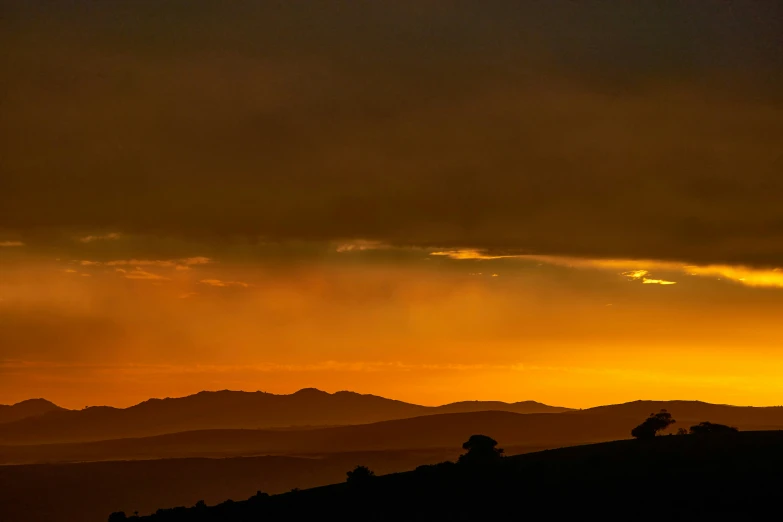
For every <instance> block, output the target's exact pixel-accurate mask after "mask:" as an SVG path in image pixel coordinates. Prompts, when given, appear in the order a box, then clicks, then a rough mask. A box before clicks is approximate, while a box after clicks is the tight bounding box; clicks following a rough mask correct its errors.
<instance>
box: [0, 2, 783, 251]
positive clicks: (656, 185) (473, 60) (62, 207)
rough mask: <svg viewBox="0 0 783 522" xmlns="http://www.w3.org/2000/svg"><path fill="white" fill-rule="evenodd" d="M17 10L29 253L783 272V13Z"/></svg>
mask: <svg viewBox="0 0 783 522" xmlns="http://www.w3.org/2000/svg"><path fill="white" fill-rule="evenodd" d="M2 9H3V12H4V13H7V16H4V21H3V22H2V24H3V25H2V31H0V34H2V36H0V48H2V49H3V51H2V53H1V54H0V61H1V62H2V63H1V64H0V65H1V67H0V70H2V71H3V72H2V73H1V74H2V98H1V99H0V103H2V110H3V117H2V120H0V169H1V170H2V176H0V227H2V228H3V230H4V231H5V232H7V236H8V237H13V238H14V239H16V238H25V237H28V236H29V235H31V234H34V233H37V232H40V231H41V230H82V231H86V233H88V234H89V233H92V230H110V231H119V232H123V233H127V234H147V235H173V236H183V237H204V236H209V235H216V236H241V235H245V236H250V237H262V238H266V239H268V240H299V239H302V240H334V239H340V238H357V237H359V238H365V239H371V240H380V241H385V242H390V243H396V244H413V245H438V246H447V247H475V248H489V249H495V250H506V251H515V252H519V251H521V252H531V253H543V254H564V255H581V256H598V257H601V256H609V257H647V258H659V259H683V260H689V261H695V262H731V263H747V264H757V265H767V264H772V265H777V264H781V262H783V261H782V260H783V246H781V245H783V241H781V239H783V206H781V205H780V201H783V176H781V172H783V159H781V154H782V152H781V151H783V94H781V93H783V72H782V71H783V44H781V40H780V35H781V34H783V9H781V7H780V5H779V4H777V3H775V2H752V1H748V2H720V3H718V2H714V3H713V2H702V1H690V2H625V3H619V2H618V3H609V2H606V3H603V2H602V3H598V2H595V3H592V2H588V3H579V4H577V3H576V2H545V3H544V2H529V3H521V2H516V1H515V2H511V1H509V2H490V3H488V2H480V1H470V2H468V1H451V2H446V1H443V2H427V3H423V2H415V1H412V0H411V1H395V2H391V1H380V2H347V1H346V2H329V3H318V4H314V3H312V2H281V3H276V2H231V3H230V5H227V4H217V3H213V2H201V1H199V2H192V1H191V2H174V1H171V2H136V1H134V2H130V1H113V0H107V1H105V2H86V1H77V0H71V1H69V2H44V1H29V2H24V3H22V2H6V1H3V2H2ZM0 239H2V238H0ZM106 248H108V247H106Z"/></svg>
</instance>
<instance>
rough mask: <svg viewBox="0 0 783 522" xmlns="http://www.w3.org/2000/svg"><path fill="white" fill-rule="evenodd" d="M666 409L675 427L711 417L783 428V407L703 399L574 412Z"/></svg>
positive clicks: (630, 414) (625, 413) (631, 414)
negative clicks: (719, 402)
mask: <svg viewBox="0 0 783 522" xmlns="http://www.w3.org/2000/svg"><path fill="white" fill-rule="evenodd" d="M664 409H665V410H667V411H669V413H671V414H672V417H674V419H676V420H677V424H675V425H674V429H676V428H678V427H684V428H686V429H687V428H688V427H689V426H690V425H692V424H695V423H698V422H701V421H704V420H709V421H711V422H719V423H721V424H729V425H731V426H737V427H739V428H740V429H743V430H760V429H783V407H781V406H767V407H752V406H729V405H725V404H710V403H708V402H701V401H633V402H626V403H624V404H611V405H607V406H598V407H595V408H589V409H586V410H576V411H573V412H572V414H575V415H600V416H604V415H612V416H616V417H625V418H634V419H639V420H640V421H641V420H642V419H644V418H645V417H647V416H648V415H650V414H651V413H657V412H658V411H660V410H664Z"/></svg>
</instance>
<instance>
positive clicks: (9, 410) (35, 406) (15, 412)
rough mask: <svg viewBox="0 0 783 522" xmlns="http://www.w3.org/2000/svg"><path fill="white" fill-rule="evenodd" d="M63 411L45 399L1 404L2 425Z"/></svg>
mask: <svg viewBox="0 0 783 522" xmlns="http://www.w3.org/2000/svg"><path fill="white" fill-rule="evenodd" d="M62 410H63V408H60V407H59V406H57V405H56V404H54V403H51V402H49V401H47V400H45V399H28V400H26V401H22V402H17V403H16V404H11V405H7V404H0V424H3V423H7V422H14V421H18V420H20V419H25V418H27V417H35V416H38V415H43V414H45V413H49V412H54V411H62Z"/></svg>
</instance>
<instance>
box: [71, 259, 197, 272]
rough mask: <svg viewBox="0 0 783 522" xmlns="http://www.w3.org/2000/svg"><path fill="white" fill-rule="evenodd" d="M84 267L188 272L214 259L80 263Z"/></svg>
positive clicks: (119, 260)
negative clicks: (124, 267)
mask: <svg viewBox="0 0 783 522" xmlns="http://www.w3.org/2000/svg"><path fill="white" fill-rule="evenodd" d="M79 263H80V264H81V265H82V266H101V265H103V266H135V267H139V266H156V267H160V268H176V269H177V270H188V269H189V268H190V267H191V266H193V265H206V264H208V263H212V259H210V258H208V257H203V256H197V257H186V258H184V259H115V260H113V261H104V262H102V261H90V260H84V261H80V262H79Z"/></svg>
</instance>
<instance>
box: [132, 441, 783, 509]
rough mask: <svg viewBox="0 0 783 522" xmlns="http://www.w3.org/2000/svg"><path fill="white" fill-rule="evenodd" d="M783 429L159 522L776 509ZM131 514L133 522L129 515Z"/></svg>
mask: <svg viewBox="0 0 783 522" xmlns="http://www.w3.org/2000/svg"><path fill="white" fill-rule="evenodd" d="M782 486H783V432H779V431H776V432H745V433H739V434H734V435H713V436H695V435H684V436H663V437H657V438H655V439H653V440H648V441H637V440H625V441H617V442H609V443H602V444H593V445H588V446H579V447H571V448H562V449H557V450H549V451H543V452H539V453H531V454H527V455H520V456H516V457H507V458H504V459H501V460H500V461H499V462H498V463H488V464H473V465H466V464H440V465H435V466H424V467H420V468H418V469H417V470H416V471H413V472H407V473H398V474H393V475H387V476H382V477H372V478H367V479H365V480H363V481H361V482H358V483H356V482H355V483H343V484H336V485H333V486H326V487H321V488H315V489H310V490H304V491H294V492H290V493H285V494H282V495H275V496H266V495H263V494H261V495H257V496H255V497H252V498H250V499H249V500H246V501H242V502H226V503H223V504H220V505H217V506H212V507H208V506H203V505H202V506H196V507H193V508H189V509H185V508H175V509H170V510H161V511H159V512H158V513H157V514H156V515H152V516H149V517H141V518H140V519H138V520H140V521H141V520H144V521H154V522H174V521H176V522H180V521H188V522H203V521H250V520H253V521H256V520H267V521H268V520H316V519H318V520H323V519H327V520H427V521H432V520H519V519H524V518H528V517H530V516H531V515H540V516H557V515H565V514H568V515H571V516H577V515H578V516H583V517H590V518H595V517H598V519H601V518H603V519H607V518H612V519H618V518H623V519H644V520H648V519H656V520H670V519H673V518H675V519H679V518H684V517H697V518H695V519H699V518H698V517H702V516H705V515H715V516H717V517H719V518H721V519H722V518H723V517H727V516H729V515H731V516H733V517H734V518H735V519H739V520H743V519H747V517H748V515H750V514H755V515H760V514H761V513H764V512H766V511H769V512H772V513H774V512H777V510H778V509H779V501H778V499H779V496H780V491H781V487H782ZM130 519H131V520H137V519H136V518H135V517H130Z"/></svg>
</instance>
